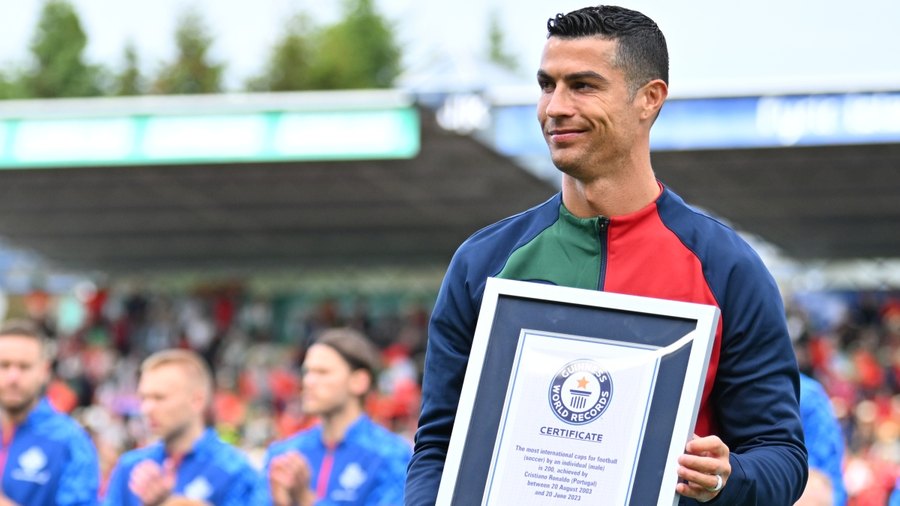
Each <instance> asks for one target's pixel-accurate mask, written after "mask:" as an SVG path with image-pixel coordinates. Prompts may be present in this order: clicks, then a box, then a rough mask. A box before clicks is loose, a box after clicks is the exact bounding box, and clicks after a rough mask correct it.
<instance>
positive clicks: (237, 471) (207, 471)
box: [103, 429, 262, 506]
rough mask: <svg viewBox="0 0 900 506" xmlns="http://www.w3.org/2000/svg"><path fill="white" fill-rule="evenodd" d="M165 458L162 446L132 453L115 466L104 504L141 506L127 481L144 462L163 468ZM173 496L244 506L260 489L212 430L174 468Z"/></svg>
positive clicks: (216, 505) (258, 479)
mask: <svg viewBox="0 0 900 506" xmlns="http://www.w3.org/2000/svg"><path fill="white" fill-rule="evenodd" d="M166 458H167V455H166V452H165V448H164V447H163V444H162V443H154V444H152V445H149V446H146V447H144V448H138V449H136V450H131V451H129V452H127V453H125V454H124V455H122V457H121V458H119V462H118V463H116V467H115V469H113V472H112V475H111V476H110V480H109V488H108V489H107V491H106V497H105V498H104V501H103V504H104V505H109V506H129V505H130V506H141V501H140V499H138V497H137V496H136V495H134V493H132V492H131V489H129V488H128V481H129V479H130V477H131V471H132V469H134V467H135V466H136V465H137V464H139V463H141V462H143V461H144V460H148V459H149V460H152V461H154V462H156V463H157V464H159V465H160V466H162V465H163V462H164V461H165V459H166ZM175 476H176V478H175V488H174V489H173V495H178V496H183V497H186V498H188V499H196V500H201V501H206V502H207V503H210V504H212V505H214V506H232V505H233V506H238V505H240V506H245V505H248V504H253V503H252V498H253V497H255V496H256V495H257V494H258V493H259V489H260V488H262V480H261V477H260V476H259V473H258V472H257V471H256V469H254V468H253V466H251V465H250V462H249V461H248V460H247V458H246V457H245V456H244V455H243V454H242V453H241V452H240V451H239V450H237V449H236V448H234V447H233V446H231V445H229V444H228V443H225V442H224V441H222V440H221V439H219V437H218V435H216V433H215V431H214V430H213V429H206V430H205V431H204V432H203V436H201V437H200V439H199V440H197V443H195V444H194V448H193V449H192V450H191V451H190V452H188V453H187V454H186V455H185V456H184V458H183V459H182V460H181V462H179V464H178V467H177V468H176V475H175Z"/></svg>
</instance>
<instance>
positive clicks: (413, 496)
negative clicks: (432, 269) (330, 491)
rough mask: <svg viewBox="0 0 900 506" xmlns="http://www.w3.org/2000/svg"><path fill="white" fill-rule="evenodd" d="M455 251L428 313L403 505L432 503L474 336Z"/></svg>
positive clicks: (463, 277)
mask: <svg viewBox="0 0 900 506" xmlns="http://www.w3.org/2000/svg"><path fill="white" fill-rule="evenodd" d="M462 257H463V256H462V255H460V253H459V252H458V253H457V255H456V256H455V257H454V259H453V260H452V261H451V263H450V267H449V268H448V269H447V274H446V275H445V277H444V282H443V284H442V286H441V290H440V292H439V294H438V298H437V300H436V302H435V307H434V310H433V311H432V316H431V323H430V325H429V329H428V349H427V351H426V354H425V368H424V376H423V379H422V412H421V415H420V417H419V429H418V431H417V432H416V441H415V448H414V451H413V456H412V459H411V460H410V463H409V469H408V472H407V477H406V498H405V504H407V505H415V506H421V505H430V504H434V502H435V499H436V497H437V492H438V486H439V484H440V480H441V473H442V472H443V469H444V459H445V458H446V456H447V446H448V445H449V443H450V432H451V430H452V429H453V420H454V418H455V416H456V408H457V404H458V403H459V396H460V391H461V389H462V384H463V378H464V377H465V373H466V365H467V363H468V358H469V350H470V349H471V346H472V336H473V335H474V332H475V322H476V318H477V308H475V307H473V303H472V300H473V299H472V298H471V297H470V293H469V291H470V290H473V289H474V287H470V286H469V285H468V283H467V282H466V270H467V269H466V266H465V265H464V261H463V260H462Z"/></svg>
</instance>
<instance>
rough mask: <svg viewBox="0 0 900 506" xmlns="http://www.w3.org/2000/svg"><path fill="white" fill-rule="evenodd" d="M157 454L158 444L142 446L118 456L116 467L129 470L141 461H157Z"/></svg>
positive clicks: (158, 450)
mask: <svg viewBox="0 0 900 506" xmlns="http://www.w3.org/2000/svg"><path fill="white" fill-rule="evenodd" d="M159 452H160V445H159V443H153V444H150V445H147V446H142V447H140V448H134V449H132V450H128V451H127V452H125V453H123V454H122V455H121V456H119V460H118V462H117V463H116V465H117V466H118V467H123V468H129V467H132V466H134V465H135V464H137V463H138V462H141V461H143V460H147V459H151V460H157V459H158V456H159Z"/></svg>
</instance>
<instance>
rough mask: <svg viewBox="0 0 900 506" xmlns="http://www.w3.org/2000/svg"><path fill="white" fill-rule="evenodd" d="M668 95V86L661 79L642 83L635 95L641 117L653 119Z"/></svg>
mask: <svg viewBox="0 0 900 506" xmlns="http://www.w3.org/2000/svg"><path fill="white" fill-rule="evenodd" d="M668 96H669V87H668V86H667V85H666V83H665V81H663V80H662V79H654V80H652V81H650V82H649V83H647V84H645V85H643V86H642V87H641V89H640V90H638V92H637V97H635V98H636V99H637V100H638V104H639V105H640V107H641V119H649V120H655V119H656V116H657V115H658V114H659V110H660V109H662V106H663V103H665V101H666V97H668Z"/></svg>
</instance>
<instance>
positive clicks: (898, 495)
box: [888, 478, 900, 506]
mask: <svg viewBox="0 0 900 506" xmlns="http://www.w3.org/2000/svg"><path fill="white" fill-rule="evenodd" d="M888 506H900V478H897V483H896V484H894V492H893V493H891V497H890V499H888Z"/></svg>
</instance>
